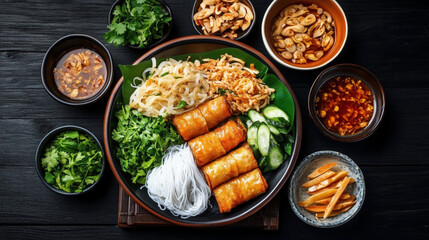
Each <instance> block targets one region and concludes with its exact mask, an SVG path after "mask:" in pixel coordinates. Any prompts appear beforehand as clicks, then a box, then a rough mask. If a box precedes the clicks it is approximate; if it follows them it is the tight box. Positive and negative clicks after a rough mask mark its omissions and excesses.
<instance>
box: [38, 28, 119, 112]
mask: <svg viewBox="0 0 429 240" xmlns="http://www.w3.org/2000/svg"><path fill="white" fill-rule="evenodd" d="M41 78H42V84H43V86H44V88H45V90H46V91H47V92H48V94H49V95H50V96H51V97H52V98H54V99H55V100H57V101H58V102H60V103H63V104H68V105H85V104H90V103H94V102H96V101H97V100H99V99H100V98H102V97H103V96H104V94H105V93H106V92H107V91H108V90H109V88H110V85H111V82H112V79H113V59H112V56H111V54H110V52H109V50H108V49H107V48H106V47H105V46H104V45H103V44H102V43H101V42H100V41H98V40H97V39H95V38H93V37H91V36H88V35H84V34H72V35H67V36H64V37H62V38H60V39H59V40H57V41H56V42H55V43H54V44H53V45H52V46H51V47H50V48H49V49H48V51H47V52H46V54H45V57H44V58H43V61H42V66H41Z"/></svg>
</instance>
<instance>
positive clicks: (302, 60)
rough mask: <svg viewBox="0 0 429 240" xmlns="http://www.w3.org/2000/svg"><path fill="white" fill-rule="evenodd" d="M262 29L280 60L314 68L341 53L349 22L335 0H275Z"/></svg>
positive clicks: (296, 66)
mask: <svg viewBox="0 0 429 240" xmlns="http://www.w3.org/2000/svg"><path fill="white" fill-rule="evenodd" d="M261 31H262V39H263V42H264V45H265V48H266V49H267V51H268V53H269V54H270V55H271V57H272V58H274V59H275V60H276V61H277V62H278V63H280V64H281V65H283V66H285V67H289V68H292V69H297V70H312V69H317V68H320V67H322V66H325V65H327V64H328V63H330V62H331V61H332V60H334V59H335V58H336V57H337V56H338V55H339V54H340V53H341V50H342V49H343V47H344V45H345V43H346V40H347V35H348V25H347V19H346V15H345V13H344V11H343V10H342V8H341V6H340V5H339V4H338V3H337V2H336V1H335V0H326V1H322V0H319V1H318V0H314V1H297V0H287V1H280V0H275V1H273V2H272V3H271V5H270V6H269V7H268V9H267V11H266V12H265V15H264V18H263V20H262V30H261Z"/></svg>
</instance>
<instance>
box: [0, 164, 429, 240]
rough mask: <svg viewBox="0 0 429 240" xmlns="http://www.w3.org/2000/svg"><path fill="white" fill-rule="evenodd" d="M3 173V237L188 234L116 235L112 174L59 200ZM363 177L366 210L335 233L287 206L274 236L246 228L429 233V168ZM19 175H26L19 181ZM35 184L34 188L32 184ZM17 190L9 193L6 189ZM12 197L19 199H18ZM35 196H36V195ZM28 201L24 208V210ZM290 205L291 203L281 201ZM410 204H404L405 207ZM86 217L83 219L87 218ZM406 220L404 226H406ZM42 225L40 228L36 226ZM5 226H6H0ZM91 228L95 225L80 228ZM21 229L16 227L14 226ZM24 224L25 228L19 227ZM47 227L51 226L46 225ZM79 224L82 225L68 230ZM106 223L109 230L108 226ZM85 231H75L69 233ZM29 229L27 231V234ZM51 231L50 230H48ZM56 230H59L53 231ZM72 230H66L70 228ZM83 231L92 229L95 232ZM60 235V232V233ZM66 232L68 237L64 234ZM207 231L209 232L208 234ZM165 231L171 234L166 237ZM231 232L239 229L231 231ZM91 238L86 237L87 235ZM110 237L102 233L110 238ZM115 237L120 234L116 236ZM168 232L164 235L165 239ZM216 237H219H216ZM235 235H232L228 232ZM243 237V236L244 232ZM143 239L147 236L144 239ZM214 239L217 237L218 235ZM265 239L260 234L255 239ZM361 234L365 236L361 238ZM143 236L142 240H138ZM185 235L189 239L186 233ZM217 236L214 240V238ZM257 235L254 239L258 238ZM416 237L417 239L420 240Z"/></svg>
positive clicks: (380, 170) (297, 234)
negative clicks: (85, 191) (80, 194)
mask: <svg viewBox="0 0 429 240" xmlns="http://www.w3.org/2000/svg"><path fill="white" fill-rule="evenodd" d="M0 170H1V171H2V172H3V173H4V174H2V175H0V182H2V183H4V184H1V185H0V202H1V203H2V206H6V207H5V208H2V209H1V210H0V211H1V212H0V213H1V214H0V231H1V232H2V235H3V234H6V233H7V234H8V235H3V236H9V237H18V236H25V235H21V234H29V233H31V234H36V235H37V234H42V236H47V235H46V234H52V233H56V234H57V237H58V234H60V235H61V234H65V233H66V232H67V233H68V234H72V235H75V236H80V237H83V238H85V237H84V236H97V234H95V233H97V231H98V230H96V229H98V228H103V229H105V230H106V231H108V232H109V234H110V235H111V234H113V235H115V236H119V235H121V236H129V234H133V232H137V233H139V234H148V235H146V236H152V235H153V236H155V235H156V236H157V237H161V239H164V237H165V238H168V237H169V236H174V237H176V238H181V236H182V235H181V234H185V232H186V233H187V234H189V229H187V228H167V229H168V231H165V230H164V229H166V228H156V227H150V228H143V230H142V231H138V230H133V231H118V232H116V230H117V228H115V227H113V226H114V225H116V223H117V215H116V214H117V204H118V202H117V200H118V199H117V196H118V195H117V194H118V192H117V191H116V190H115V191H112V189H114V188H116V189H117V184H116V183H115V182H114V180H113V176H109V177H107V178H106V179H104V180H105V182H104V183H103V185H104V186H103V185H102V186H100V187H102V189H100V191H98V192H97V193H94V194H93V195H92V196H88V197H87V198H73V197H64V196H59V195H57V194H55V193H53V192H51V191H50V190H48V189H47V188H46V187H45V186H43V185H42V183H41V182H40V181H39V179H37V175H36V173H35V172H34V169H33V168H29V167H25V168H22V167H7V168H4V167H2V168H0ZM362 171H363V173H364V176H365V181H366V187H367V195H366V199H365V201H364V205H363V208H362V210H361V211H360V212H359V213H358V215H357V216H356V217H355V218H354V219H353V220H352V221H351V222H349V223H347V224H346V225H344V226H342V227H338V228H335V229H317V228H313V227H310V226H308V225H306V224H305V223H304V222H302V221H300V220H299V219H298V218H297V217H296V216H295V215H294V213H293V212H292V211H291V210H290V208H289V207H287V206H284V207H283V208H282V210H281V212H280V228H279V231H278V232H276V233H262V232H260V233H258V232H257V231H252V230H246V231H247V232H252V235H253V234H264V236H265V237H268V238H270V237H278V238H280V237H281V239H285V238H286V237H287V238H290V239H295V238H303V237H304V236H306V237H310V236H315V235H317V236H318V239H337V238H339V237H340V236H342V237H344V236H357V235H360V234H362V233H359V232H360V231H362V229H365V235H367V236H371V237H372V238H375V237H381V236H384V235H383V234H385V232H384V231H382V229H389V232H390V233H389V234H395V235H396V234H399V235H398V236H406V235H408V234H412V235H411V236H413V237H414V236H424V234H427V231H428V229H427V228H428V226H429V223H428V221H427V218H426V216H427V215H428V214H429V208H428V207H427V206H428V204H429V199H428V198H424V197H422V196H423V195H424V193H426V192H428V191H429V185H427V184H426V183H427V182H428V181H429V167H401V168H398V167H384V166H382V167H362ZM16 175H20V176H22V177H20V178H16V177H15V176H16ZM28 182H35V183H36V184H28ZM12 183H13V186H15V187H14V188H12V189H8V187H7V186H8V185H11V184H12ZM6 193H7V194H6ZM281 195H282V196H281V198H282V199H287V198H285V197H287V196H286V188H284V189H283V190H282V191H281ZM14 196H20V198H21V200H20V201H16V198H15V197H14ZM35 196H37V197H35ZM24 203H25V207H23V206H24V205H23V204H24ZM283 203H284V205H287V204H288V203H287V201H285V202H283ZM404 203H406V204H404ZM83 216H84V217H83ZM404 221H406V223H404ZM35 223H37V224H36V225H42V226H34V224H35ZM5 224H6V225H7V226H6V227H5V226H2V225H5ZM83 224H90V225H91V226H81V225H83ZM14 225H17V226H14ZM20 225H24V226H20ZM45 225H49V227H48V228H47V227H44V226H45ZM64 225H79V226H64ZM104 225H108V226H104ZM74 227H76V230H77V229H81V230H77V232H75V231H74V230H73V232H71V229H75V228H74ZM24 229H25V231H24ZM47 229H49V231H47ZM55 229H57V230H55ZM67 229H68V230H67ZM83 229H91V230H93V229H94V231H95V232H93V233H92V234H94V235H90V234H91V233H89V230H88V232H86V231H84V230H83ZM56 231H58V232H56ZM62 231H65V232H64V233H61V232H62ZM207 231H209V233H210V234H207ZM165 232H169V234H166V233H165ZM229 233H231V234H234V233H237V234H238V233H240V231H231V232H229ZM87 234H88V235H87ZM109 234H107V233H104V234H101V236H103V238H107V237H108V235H109ZM116 234H117V235H116ZM164 234H165V235H164ZM216 234H221V235H219V236H217V235H216ZM223 234H225V232H222V231H221V230H217V231H210V230H207V229H192V234H189V236H188V237H189V238H191V239H193V238H195V239H197V238H201V237H202V236H204V238H208V239H218V237H220V236H222V235H223ZM228 235H229V237H231V235H230V234H228ZM240 235H241V236H242V233H240ZM142 236H143V235H142ZM215 236H216V237H215ZM257 236H259V237H262V235H257ZM360 236H362V235H360ZM140 237H141V236H140ZM183 237H185V235H183ZM212 237H213V238H212ZM257 238H258V237H256V238H255V239H257ZM416 239H418V238H416Z"/></svg>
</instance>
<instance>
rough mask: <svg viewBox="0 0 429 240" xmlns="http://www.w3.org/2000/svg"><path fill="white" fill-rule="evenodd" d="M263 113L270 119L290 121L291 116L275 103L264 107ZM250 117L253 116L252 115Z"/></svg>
mask: <svg viewBox="0 0 429 240" xmlns="http://www.w3.org/2000/svg"><path fill="white" fill-rule="evenodd" d="M262 113H263V114H264V116H265V117H266V118H268V119H270V120H273V121H276V122H283V121H286V122H287V123H290V118H289V116H288V115H287V114H286V113H285V112H284V111H283V110H281V109H280V108H278V107H277V106H275V105H268V106H266V107H265V108H264V109H262ZM249 117H250V116H249ZM250 118H252V117H250ZM283 119H284V120H283Z"/></svg>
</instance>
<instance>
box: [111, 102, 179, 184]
mask: <svg viewBox="0 0 429 240" xmlns="http://www.w3.org/2000/svg"><path fill="white" fill-rule="evenodd" d="M116 118H117V119H118V124H117V127H116V128H115V129H114V130H113V132H112V139H113V140H114V141H116V142H117V143H118V145H117V147H116V157H117V158H118V159H119V161H120V165H121V169H122V171H123V172H126V173H129V174H130V175H131V180H132V182H133V183H139V184H144V183H145V181H146V174H147V172H148V171H149V170H150V169H152V168H154V167H157V166H159V165H160V164H161V159H162V156H163V155H164V152H165V150H166V149H167V148H168V147H170V146H172V145H176V144H181V143H182V139H181V138H180V136H179V134H178V133H177V132H176V131H175V129H174V127H173V125H171V124H170V123H169V122H167V121H166V120H165V119H164V118H163V117H161V116H160V117H157V118H154V117H146V116H143V115H142V114H141V113H139V112H138V111H137V110H135V109H131V108H130V106H129V105H126V106H123V107H122V109H120V110H118V111H117V112H116Z"/></svg>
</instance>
